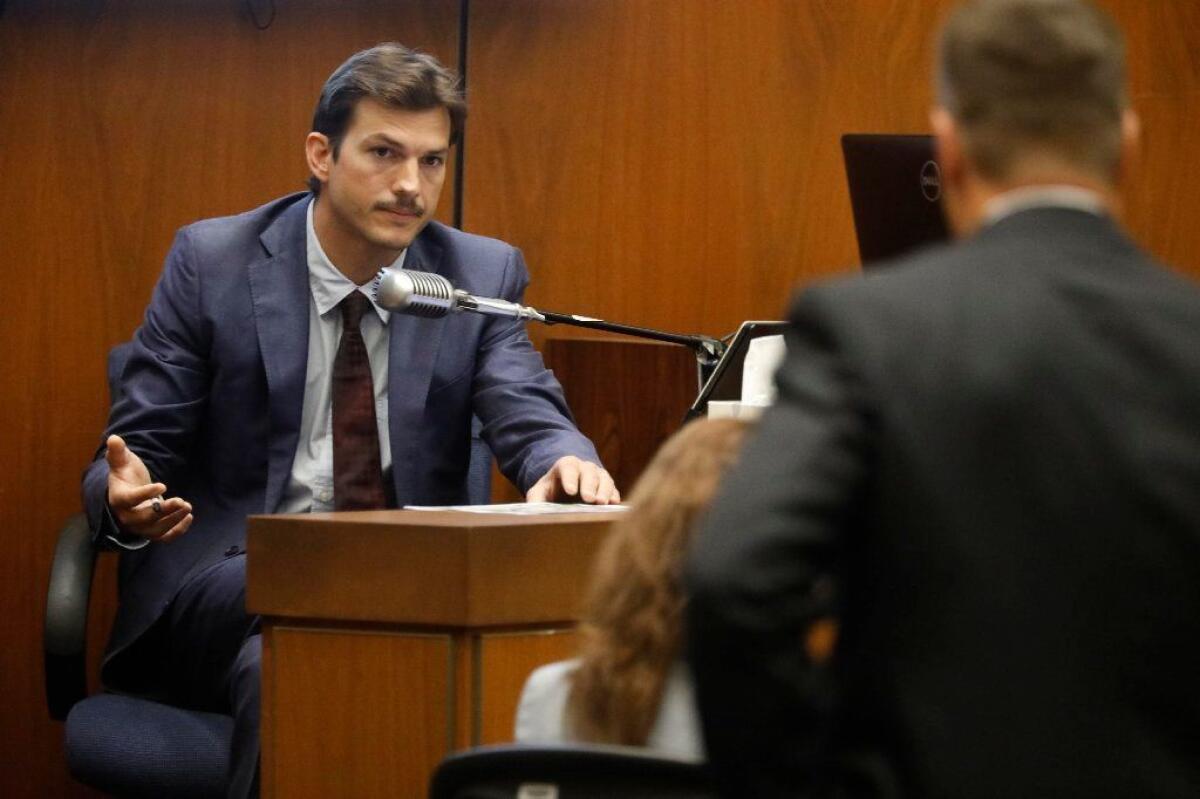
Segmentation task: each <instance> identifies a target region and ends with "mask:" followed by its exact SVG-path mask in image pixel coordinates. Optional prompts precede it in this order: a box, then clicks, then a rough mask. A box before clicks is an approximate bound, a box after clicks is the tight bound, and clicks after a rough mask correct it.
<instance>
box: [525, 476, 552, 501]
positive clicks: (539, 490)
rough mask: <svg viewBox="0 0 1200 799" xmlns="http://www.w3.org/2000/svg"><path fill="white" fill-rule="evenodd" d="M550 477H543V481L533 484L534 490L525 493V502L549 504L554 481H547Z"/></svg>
mask: <svg viewBox="0 0 1200 799" xmlns="http://www.w3.org/2000/svg"><path fill="white" fill-rule="evenodd" d="M548 477H549V475H546V477H543V478H542V479H541V480H538V481H537V482H536V483H534V484H533V487H532V488H530V489H529V490H528V491H526V492H525V501H526V502H549V501H550V488H551V487H552V486H553V481H551V480H548V479H547V478H548Z"/></svg>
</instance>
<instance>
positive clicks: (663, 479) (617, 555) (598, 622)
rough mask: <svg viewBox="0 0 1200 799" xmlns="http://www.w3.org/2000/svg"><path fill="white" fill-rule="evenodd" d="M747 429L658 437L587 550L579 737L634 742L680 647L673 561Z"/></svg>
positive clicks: (677, 574) (652, 713)
mask: <svg viewBox="0 0 1200 799" xmlns="http://www.w3.org/2000/svg"><path fill="white" fill-rule="evenodd" d="M747 429H748V427H747V425H746V423H745V422H740V421H737V420H734V419H701V420H698V421H695V422H692V423H690V424H688V425H687V426H686V427H684V428H683V430H681V431H680V432H678V433H676V434H675V435H674V436H673V437H672V438H671V439H670V440H668V441H667V442H666V444H664V445H663V447H662V449H660V450H659V451H658V453H657V454H656V455H655V457H654V459H653V460H652V461H651V462H650V464H649V465H648V466H647V467H646V471H645V472H644V473H643V474H642V476H641V478H640V479H639V480H638V482H637V485H635V486H634V490H633V493H632V494H631V496H630V498H629V505H630V510H629V511H628V513H627V514H626V515H625V516H624V517H623V518H622V519H621V520H620V521H618V522H617V523H616V525H614V529H613V531H612V534H611V535H610V536H609V537H608V539H607V540H606V541H605V543H604V546H603V547H602V548H601V550H600V553H599V555H598V557H597V561H596V565H595V567H594V570H593V574H592V582H591V585H590V588H589V591H588V596H587V601H586V605H585V608H584V614H583V620H582V623H581V624H580V630H579V632H580V639H581V640H580V664H579V667H578V668H577V669H576V670H575V672H574V676H573V678H572V679H573V682H572V687H571V692H570V696H569V699H568V701H567V721H568V725H569V727H570V729H571V731H572V733H573V734H574V735H575V736H576V737H578V738H579V739H581V740H585V741H593V742H602V743H619V744H628V745H642V744H644V743H645V742H646V738H647V736H648V735H649V734H650V730H651V729H652V727H653V726H654V721H655V719H656V717H657V714H658V708H659V703H660V700H661V698H662V693H663V687H664V683H665V682H666V678H667V676H668V674H669V673H670V671H671V668H672V667H673V665H674V663H675V661H676V659H677V658H678V656H679V653H680V649H681V646H682V641H681V633H682V629H681V628H682V623H683V622H682V617H683V608H684V602H685V597H684V594H683V587H682V575H681V573H682V569H683V561H684V557H685V554H686V552H687V549H688V544H689V543H690V541H691V538H692V532H693V530H694V528H695V526H696V523H697V521H698V519H699V517H700V516H701V515H702V514H703V513H704V511H705V510H707V508H708V505H709V502H710V501H711V500H712V498H713V495H714V493H715V492H716V489H717V485H718V484H719V482H720V480H721V478H722V476H723V475H724V474H725V472H726V471H727V470H728V468H729V467H730V466H731V465H732V464H733V462H734V461H735V460H736V458H737V454H738V452H739V451H740V449H741V444H742V439H743V438H744V437H745V434H746V431H747Z"/></svg>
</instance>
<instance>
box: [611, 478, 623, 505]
mask: <svg viewBox="0 0 1200 799" xmlns="http://www.w3.org/2000/svg"><path fill="white" fill-rule="evenodd" d="M608 504H609V505H620V504H621V489H619V488H617V485H616V483H615V482H614V483H613V490H612V498H611V499H609V501H608Z"/></svg>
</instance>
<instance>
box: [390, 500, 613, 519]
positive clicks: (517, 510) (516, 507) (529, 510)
mask: <svg viewBox="0 0 1200 799" xmlns="http://www.w3.org/2000/svg"><path fill="white" fill-rule="evenodd" d="M628 507H629V506H628V505H584V504H582V503H570V502H508V503H503V504H499V505H405V506H404V509H405V510H459V511H465V512H467V513H504V514H508V515H510V516H544V515H547V514H551V513H613V512H617V511H623V510H625V509H626V508H628Z"/></svg>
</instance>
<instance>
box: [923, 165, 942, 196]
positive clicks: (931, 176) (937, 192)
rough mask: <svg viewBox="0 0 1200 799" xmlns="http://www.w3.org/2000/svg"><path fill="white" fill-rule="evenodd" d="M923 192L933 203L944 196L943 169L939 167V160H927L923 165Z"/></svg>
mask: <svg viewBox="0 0 1200 799" xmlns="http://www.w3.org/2000/svg"><path fill="white" fill-rule="evenodd" d="M921 194H924V195H925V199H926V200H929V202H931V203H935V202H937V201H938V198H939V197H941V196H942V170H940V169H938V165H937V161H926V162H925V164H924V165H923V166H922V167H921Z"/></svg>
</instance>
